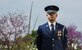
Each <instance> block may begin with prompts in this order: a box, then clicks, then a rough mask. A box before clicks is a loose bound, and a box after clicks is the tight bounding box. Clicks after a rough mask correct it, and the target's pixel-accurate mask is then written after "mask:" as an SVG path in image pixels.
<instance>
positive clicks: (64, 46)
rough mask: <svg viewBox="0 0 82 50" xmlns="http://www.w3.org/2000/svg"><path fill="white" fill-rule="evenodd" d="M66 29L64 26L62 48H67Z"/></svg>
mask: <svg viewBox="0 0 82 50" xmlns="http://www.w3.org/2000/svg"><path fill="white" fill-rule="evenodd" d="M67 42H68V41H67V29H66V27H65V29H64V37H63V40H62V44H63V48H64V50H66V48H67Z"/></svg>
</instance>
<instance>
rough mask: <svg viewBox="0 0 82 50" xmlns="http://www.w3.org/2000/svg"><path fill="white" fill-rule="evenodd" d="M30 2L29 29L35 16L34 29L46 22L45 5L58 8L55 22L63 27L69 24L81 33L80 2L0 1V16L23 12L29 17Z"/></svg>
mask: <svg viewBox="0 0 82 50" xmlns="http://www.w3.org/2000/svg"><path fill="white" fill-rule="evenodd" d="M32 1H33V11H32V21H31V26H32V27H31V29H32V28H33V25H34V21H35V20H36V18H37V16H38V21H37V23H36V27H35V29H37V27H38V26H39V25H41V24H43V23H45V22H47V17H46V12H45V11H44V7H46V6H47V5H57V6H58V7H59V8H60V10H59V12H58V18H57V21H58V22H59V23H61V24H64V25H65V26H69V25H70V24H73V25H76V26H77V30H79V31H81V32H82V0H0V15H4V14H7V13H8V12H11V13H12V12H17V11H23V12H25V14H27V15H28V16H29V12H30V7H31V3H32Z"/></svg>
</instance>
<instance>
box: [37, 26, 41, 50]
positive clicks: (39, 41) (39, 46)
mask: <svg viewBox="0 0 82 50" xmlns="http://www.w3.org/2000/svg"><path fill="white" fill-rule="evenodd" d="M36 46H37V48H38V50H41V46H42V29H41V28H40V26H39V28H38V30H37V38H36Z"/></svg>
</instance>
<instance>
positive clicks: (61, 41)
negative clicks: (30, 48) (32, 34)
mask: <svg viewBox="0 0 82 50" xmlns="http://www.w3.org/2000/svg"><path fill="white" fill-rule="evenodd" d="M44 10H45V11H46V12H47V14H46V16H47V18H48V22H47V23H45V24H43V25H40V26H39V27H38V30H37V40H36V44H37V48H38V50H66V48H67V29H66V27H65V26H64V25H62V24H60V23H57V22H56V18H57V16H58V15H57V12H58V11H59V7H57V6H55V5H49V6H47V7H45V8H44Z"/></svg>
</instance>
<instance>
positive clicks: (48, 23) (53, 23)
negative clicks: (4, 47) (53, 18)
mask: <svg viewBox="0 0 82 50" xmlns="http://www.w3.org/2000/svg"><path fill="white" fill-rule="evenodd" d="M51 24H53V25H54V30H55V25H56V22H54V23H50V22H49V21H48V25H49V28H50V31H51V28H52V26H51Z"/></svg>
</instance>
